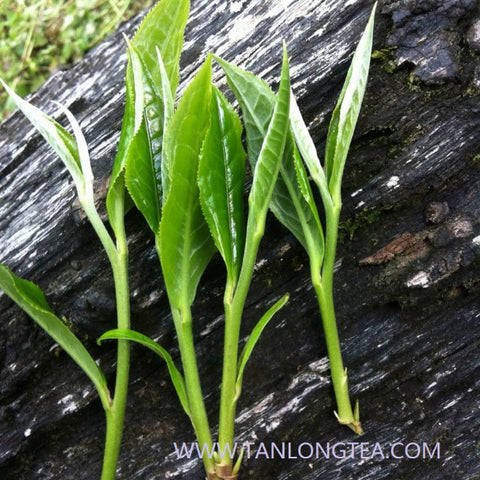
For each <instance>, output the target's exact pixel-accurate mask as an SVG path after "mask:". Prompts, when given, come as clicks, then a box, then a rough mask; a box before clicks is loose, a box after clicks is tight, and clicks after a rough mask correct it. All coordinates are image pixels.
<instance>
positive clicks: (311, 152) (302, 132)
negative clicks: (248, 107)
mask: <svg viewBox="0 0 480 480" xmlns="http://www.w3.org/2000/svg"><path fill="white" fill-rule="evenodd" d="M290 122H291V127H292V134H293V136H294V138H295V142H296V144H297V146H298V149H299V150H300V154H301V155H302V157H303V160H304V161H305V164H306V165H307V168H308V173H309V174H310V176H311V177H312V180H313V181H314V182H315V184H316V185H317V187H318V189H319V191H320V192H321V193H322V199H323V201H325V200H326V199H328V184H327V178H326V176H325V172H324V171H323V168H322V165H321V163H320V159H319V158H318V155H317V149H316V148H315V144H314V143H313V140H312V137H311V136H310V133H309V131H308V128H307V126H306V125H305V121H304V120H303V117H302V114H301V113H300V109H299V108H298V105H297V102H296V100H295V96H294V95H293V92H291V93H290ZM300 175H302V173H301V174H300ZM325 194H327V195H325Z"/></svg>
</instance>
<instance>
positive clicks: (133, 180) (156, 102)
mask: <svg viewBox="0 0 480 480" xmlns="http://www.w3.org/2000/svg"><path fill="white" fill-rule="evenodd" d="M189 8H190V5H189V2H188V0H162V1H161V2H159V3H157V4H156V5H155V6H154V7H153V8H152V10H151V11H150V12H149V13H148V14H147V16H146V17H145V19H144V20H143V22H142V23H141V25H140V27H139V29H138V31H137V33H136V34H135V36H134V37H133V39H132V47H133V48H134V49H135V51H136V52H137V56H138V59H139V62H140V64H141V68H139V67H138V62H137V63H136V64H133V62H132V60H131V58H130V60H129V62H128V64H127V74H126V105H125V113H124V117H123V122H122V132H121V134H120V143H119V148H118V152H117V155H116V158H115V162H114V167H113V171H112V176H111V183H110V188H109V192H108V196H107V210H108V213H109V219H110V223H111V224H112V227H113V228H114V230H116V228H118V227H116V224H117V223H118V222H120V221H123V208H122V207H121V202H123V196H124V190H123V181H124V175H125V168H127V169H128V172H127V175H126V182H127V186H128V189H129V191H130V193H131V195H132V197H133V200H134V202H135V204H136V206H137V208H139V209H140V210H141V211H142V213H143V214H144V216H145V218H146V220H147V222H148V224H149V226H150V228H152V230H153V231H155V232H157V231H158V227H159V221H160V217H159V215H160V211H161V191H162V180H161V164H162V156H161V155H162V144H163V135H164V102H165V100H164V98H165V96H164V94H162V86H163V83H162V82H164V81H165V80H164V79H162V70H161V68H159V64H158V56H157V49H158V51H159V52H160V54H161V57H162V58H163V61H164V62H165V64H164V66H163V67H164V68H163V71H164V72H165V73H166V75H167V78H168V84H169V88H170V90H171V91H170V95H171V96H172V95H174V94H175V91H176V88H177V85H178V79H179V62H180V54H181V50H182V45H183V34H184V30H185V25H186V22H187V18H188V13H189ZM139 75H140V76H141V79H142V80H141V82H142V83H143V89H144V90H145V95H140V91H139V90H138V87H137V88H135V86H134V84H135V81H134V77H135V76H137V77H138V76H139ZM140 100H142V102H143V105H141V103H140ZM143 113H144V121H143V122H142V123H140V122H139V121H138V117H139V115H140V114H142V115H143ZM132 142H135V145H133V146H132V147H131V149H130V145H131V143H132ZM146 146H148V150H147V149H146ZM119 217H122V218H119Z"/></svg>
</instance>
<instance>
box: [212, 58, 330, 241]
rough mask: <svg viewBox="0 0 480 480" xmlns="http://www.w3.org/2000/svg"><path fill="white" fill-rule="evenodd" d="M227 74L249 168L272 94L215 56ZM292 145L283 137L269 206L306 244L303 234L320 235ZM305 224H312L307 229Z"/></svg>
mask: <svg viewBox="0 0 480 480" xmlns="http://www.w3.org/2000/svg"><path fill="white" fill-rule="evenodd" d="M215 59H216V61H217V62H218V63H219V65H220V66H221V67H222V69H223V71H224V72H225V75H226V76H227V80H228V83H229V85H230V87H231V89H232V90H233V92H234V93H235V96H236V98H237V100H238V103H239V104H240V108H241V109H242V113H243V119H244V123H245V130H246V132H247V146H248V153H249V160H250V163H251V165H252V169H253V168H255V164H256V162H257V159H258V155H259V153H260V149H261V147H262V142H263V139H264V138H265V135H266V134H267V128H268V124H269V122H270V120H271V118H272V113H273V109H274V106H275V95H274V93H273V92H272V91H271V89H270V87H269V86H268V85H267V84H266V83H265V82H264V81H263V80H261V79H260V78H258V77H256V76H255V75H253V74H252V73H250V72H245V71H244V70H242V69H240V68H238V67H237V66H235V65H233V64H231V63H228V62H226V61H225V60H222V59H221V58H218V57H215ZM293 151H294V146H293V142H292V140H291V138H290V135H289V136H288V137H287V141H286V145H285V152H284V155H283V160H282V163H281V165H280V174H279V176H278V179H277V183H276V184H275V188H274V190H273V194H272V198H271V202H270V209H271V210H272V212H273V214H274V215H275V216H276V217H277V219H278V220H279V221H280V222H281V223H282V224H283V225H285V227H286V228H288V229H289V230H290V231H291V232H292V233H293V234H294V235H295V237H296V238H297V239H298V240H299V242H300V243H301V244H302V245H303V246H304V248H307V247H308V245H307V237H311V238H312V241H313V242H317V243H318V242H320V241H321V238H322V232H321V228H320V230H319V228H318V226H315V225H316V224H317V221H316V218H318V214H317V212H316V208H315V209H314V211H313V212H312V208H311V206H310V205H309V204H308V203H307V202H306V201H305V199H304V198H303V196H302V193H301V191H300V190H299V188H298V185H297V180H296V172H295V165H294V158H293ZM309 225H312V230H311V231H310V227H309Z"/></svg>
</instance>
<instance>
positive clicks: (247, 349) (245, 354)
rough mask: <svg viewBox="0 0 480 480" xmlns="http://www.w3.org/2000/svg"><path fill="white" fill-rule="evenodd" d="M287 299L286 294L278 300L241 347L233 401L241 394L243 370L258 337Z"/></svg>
mask: <svg viewBox="0 0 480 480" xmlns="http://www.w3.org/2000/svg"><path fill="white" fill-rule="evenodd" d="M288 299H289V295H288V293H287V294H285V295H284V296H283V297H282V298H281V299H280V300H278V301H277V302H275V303H274V304H273V305H272V306H271V307H270V308H269V309H268V311H267V312H266V313H265V314H264V315H263V316H262V318H261V319H260V320H259V321H258V323H257V324H256V325H255V327H254V328H253V330H252V333H251V334H250V336H249V337H248V340H247V342H246V343H245V346H244V347H243V350H242V353H241V354H240V357H239V360H238V373H237V382H236V385H235V399H234V400H235V401H236V400H238V398H239V397H240V394H241V392H242V381H243V372H244V370H245V366H246V364H247V362H248V359H249V358H250V355H251V354H252V352H253V349H254V348H255V345H256V344H257V342H258V339H259V338H260V335H261V334H262V332H263V330H264V329H265V327H266V326H267V324H268V322H269V321H270V320H271V319H272V318H273V316H274V315H275V314H276V313H277V312H278V311H279V310H280V309H281V308H283V307H284V306H285V304H286V303H287V302H288Z"/></svg>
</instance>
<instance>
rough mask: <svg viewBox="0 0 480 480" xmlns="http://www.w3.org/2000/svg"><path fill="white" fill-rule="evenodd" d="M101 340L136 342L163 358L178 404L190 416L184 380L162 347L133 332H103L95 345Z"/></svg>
mask: <svg viewBox="0 0 480 480" xmlns="http://www.w3.org/2000/svg"><path fill="white" fill-rule="evenodd" d="M103 340H130V341H132V342H137V343H140V344H141V345H144V346H145V347H147V348H149V349H150V350H152V351H153V352H155V353H156V354H157V355H158V356H160V357H161V358H163V360H165V362H166V364H167V368H168V373H169V374H170V378H171V379H172V383H173V386H174V387H175V390H176V392H177V395H178V398H179V400H180V403H181V404H182V407H183V409H184V410H185V413H186V414H187V415H188V416H190V409H189V406H188V397H187V391H186V388H185V380H184V379H183V376H182V374H181V373H180V372H179V370H178V369H177V367H176V365H175V362H174V361H173V359H172V356H171V355H170V354H169V353H168V351H167V350H165V349H164V348H163V347H162V346H160V345H159V344H158V343H157V342H155V341H153V340H152V339H151V338H149V337H147V336H146V335H143V334H141V333H139V332H136V331H134V330H124V329H115V330H109V331H108V332H105V333H104V334H103V335H102V336H101V337H99V339H98V340H97V343H98V344H100V343H101V342H102V341H103Z"/></svg>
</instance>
